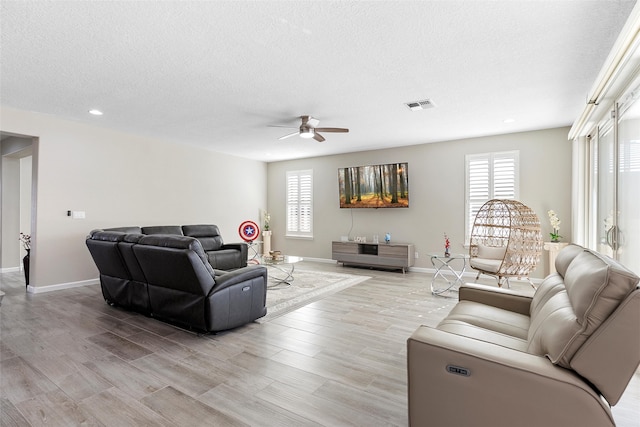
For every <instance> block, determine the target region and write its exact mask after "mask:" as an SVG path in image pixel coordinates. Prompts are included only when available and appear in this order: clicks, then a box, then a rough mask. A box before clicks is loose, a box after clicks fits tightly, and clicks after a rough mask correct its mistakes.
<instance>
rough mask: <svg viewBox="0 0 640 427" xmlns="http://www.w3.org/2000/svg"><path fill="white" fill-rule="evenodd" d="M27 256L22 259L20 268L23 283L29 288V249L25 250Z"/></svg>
mask: <svg viewBox="0 0 640 427" xmlns="http://www.w3.org/2000/svg"><path fill="white" fill-rule="evenodd" d="M26 251H27V254H26V255H25V256H24V258H22V266H23V268H24V282H25V284H26V286H29V261H30V259H31V249H26Z"/></svg>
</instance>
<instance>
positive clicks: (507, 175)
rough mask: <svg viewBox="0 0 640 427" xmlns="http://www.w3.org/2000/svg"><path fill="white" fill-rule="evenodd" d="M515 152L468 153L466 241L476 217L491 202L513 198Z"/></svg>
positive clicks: (516, 162)
mask: <svg viewBox="0 0 640 427" xmlns="http://www.w3.org/2000/svg"><path fill="white" fill-rule="evenodd" d="M518 158H519V151H504V152H500V153H484V154H468V155H467V156H466V157H465V163H466V167H465V170H466V189H465V196H466V206H465V208H466V209H465V214H466V215H465V224H466V228H465V236H466V240H467V242H468V241H469V236H470V235H471V228H472V227H473V221H474V219H475V218H476V214H477V213H478V211H479V210H480V208H481V207H482V205H484V204H485V203H486V202H488V201H489V200H491V199H517V198H518V186H519V184H518V181H519V178H518V176H519V172H518V169H519V168H518V166H519V161H518Z"/></svg>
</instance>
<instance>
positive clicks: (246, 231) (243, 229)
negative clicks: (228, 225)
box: [238, 221, 260, 242]
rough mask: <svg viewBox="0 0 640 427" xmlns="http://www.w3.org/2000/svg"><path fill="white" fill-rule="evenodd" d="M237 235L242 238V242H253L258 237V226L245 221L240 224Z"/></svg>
mask: <svg viewBox="0 0 640 427" xmlns="http://www.w3.org/2000/svg"><path fill="white" fill-rule="evenodd" d="M238 233H240V237H242V240H244V241H245V242H253V241H254V240H256V239H257V238H258V236H259V235H260V228H258V224H256V223H255V222H253V221H245V222H243V223H242V224H240V228H238Z"/></svg>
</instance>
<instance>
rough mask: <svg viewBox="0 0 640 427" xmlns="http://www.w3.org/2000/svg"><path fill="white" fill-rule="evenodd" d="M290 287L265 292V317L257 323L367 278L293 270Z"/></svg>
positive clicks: (273, 288)
mask: <svg viewBox="0 0 640 427" xmlns="http://www.w3.org/2000/svg"><path fill="white" fill-rule="evenodd" d="M293 277H294V280H293V281H291V286H288V287H283V286H272V287H270V288H269V289H268V290H267V315H266V316H265V317H262V318H260V319H258V320H256V321H257V322H258V323H264V322H268V321H269V320H271V319H273V318H275V317H278V316H282V315H283V314H285V313H289V312H291V311H293V310H295V309H298V308H300V307H303V306H305V305H307V304H309V303H311V302H313V301H318V300H319V299H322V298H325V297H327V296H329V295H331V294H334V293H336V292H339V291H341V290H343V289H346V288H348V287H350V286H353V285H356V284H358V283H362V282H364V281H365V280H367V279H370V278H371V277H369V276H355V275H353V274H341V273H330V272H320V271H305V270H295V272H294V273H293Z"/></svg>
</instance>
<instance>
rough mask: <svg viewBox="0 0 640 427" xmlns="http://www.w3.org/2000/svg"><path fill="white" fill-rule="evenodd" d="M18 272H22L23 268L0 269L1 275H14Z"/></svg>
mask: <svg viewBox="0 0 640 427" xmlns="http://www.w3.org/2000/svg"><path fill="white" fill-rule="evenodd" d="M16 271H22V267H6V268H0V273H14V272H16Z"/></svg>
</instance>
